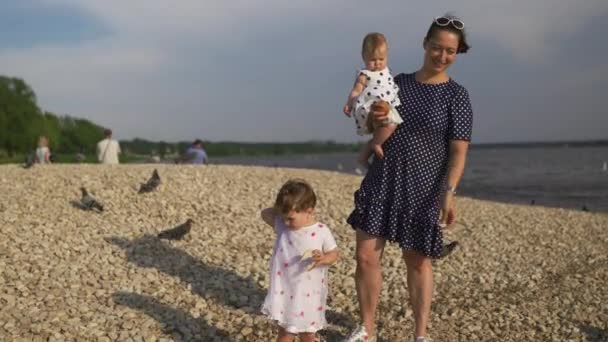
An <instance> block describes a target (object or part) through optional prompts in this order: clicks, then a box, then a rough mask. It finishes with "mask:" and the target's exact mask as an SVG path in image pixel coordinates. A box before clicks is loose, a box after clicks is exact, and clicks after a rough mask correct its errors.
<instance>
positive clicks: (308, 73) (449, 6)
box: [0, 0, 608, 143]
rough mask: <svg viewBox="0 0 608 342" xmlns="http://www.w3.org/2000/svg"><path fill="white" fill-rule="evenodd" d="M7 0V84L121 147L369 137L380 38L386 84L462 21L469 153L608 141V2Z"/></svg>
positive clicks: (3, 38) (2, 18)
mask: <svg viewBox="0 0 608 342" xmlns="http://www.w3.org/2000/svg"><path fill="white" fill-rule="evenodd" d="M368 4H369V2H368V1H365V2H364V1H359V0H335V1H331V0H330V1H319V0H291V1H284V0H255V1H254V0H232V1H224V0H205V1H201V0H178V1H167V0H130V1H123V0H4V1H3V6H2V11H0V74H1V75H6V76H11V77H19V78H22V79H24V80H25V81H26V82H27V83H28V84H29V85H30V86H31V87H32V88H33V89H34V91H35V92H36V95H37V99H38V105H39V106H40V107H41V108H42V109H43V110H45V111H50V112H53V113H56V114H59V115H70V116H76V117H82V118H86V119H90V120H92V121H93V122H95V123H98V124H100V125H102V126H104V127H110V128H112V129H113V131H114V132H115V136H116V137H118V138H120V139H131V138H135V137H139V138H144V139H150V140H164V141H184V140H186V141H187V140H192V139H194V138H201V139H204V140H210V141H251V142H257V141H265V142H270V141H274V142H287V141H311V140H334V141H338V142H352V141H360V140H361V137H359V136H357V135H356V133H355V125H354V122H353V121H352V119H349V118H347V117H345V116H344V114H342V112H341V108H342V106H343V105H344V102H345V100H346V96H347V94H348V92H349V91H350V88H351V86H352V83H353V80H354V76H355V72H356V70H358V69H359V68H361V67H362V61H361V57H360V46H361V40H362V39H363V36H364V35H365V34H366V33H368V32H372V31H378V32H382V33H384V34H385V35H386V37H387V38H388V42H389V66H390V67H391V69H392V70H393V73H395V74H397V73H400V72H414V71H416V70H417V69H418V68H419V67H420V66H421V64H422V58H423V52H424V51H423V49H422V39H423V37H424V34H425V33H426V30H427V29H428V26H429V25H430V23H431V21H432V19H433V18H434V17H436V16H439V15H442V14H444V13H446V12H453V13H455V14H456V15H458V16H459V17H461V19H462V20H463V21H464V22H465V25H466V30H467V34H468V39H469V43H470V45H472V49H471V50H470V51H469V53H467V54H463V55H458V57H457V59H456V62H455V63H454V65H452V67H451V68H450V69H449V74H450V76H451V77H452V78H453V79H454V80H456V81H457V82H458V83H460V84H462V85H463V86H465V87H466V88H467V90H468V92H469V95H470V97H471V101H472V104H473V110H474V127H473V143H495V142H525V141H556V140H587V139H608V110H607V108H608V106H606V105H605V102H606V101H605V99H606V97H607V96H608V58H606V56H608V39H606V34H607V32H608V20H606V17H607V16H608V1H606V0H584V1H574V0H534V1H530V0H512V1H504V0H461V1H459V2H454V1H447V0H438V1H432V2H431V1H425V0H415V1H402V0H390V1H382V0H378V1H376V2H374V5H375V6H374V8H372V9H369V10H367V8H368V7H369V6H368Z"/></svg>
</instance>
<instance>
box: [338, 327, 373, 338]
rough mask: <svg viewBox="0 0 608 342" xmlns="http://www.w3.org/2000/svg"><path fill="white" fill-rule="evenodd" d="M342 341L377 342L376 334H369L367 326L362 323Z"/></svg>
mask: <svg viewBox="0 0 608 342" xmlns="http://www.w3.org/2000/svg"><path fill="white" fill-rule="evenodd" d="M342 342H376V337H375V336H369V334H368V333H367V331H366V330H365V327H364V326H362V325H360V326H358V327H357V329H355V330H353V331H352V332H351V333H350V335H348V337H346V338H345V339H344V340H342Z"/></svg>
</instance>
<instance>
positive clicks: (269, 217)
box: [260, 208, 275, 227]
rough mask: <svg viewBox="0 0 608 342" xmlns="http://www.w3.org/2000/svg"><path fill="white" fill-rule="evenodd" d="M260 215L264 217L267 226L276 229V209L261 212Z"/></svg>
mask: <svg viewBox="0 0 608 342" xmlns="http://www.w3.org/2000/svg"><path fill="white" fill-rule="evenodd" d="M260 215H261V216H262V220H264V222H266V224H267V225H269V226H271V227H274V218H275V213H274V209H272V208H266V209H263V210H262V211H261V212H260Z"/></svg>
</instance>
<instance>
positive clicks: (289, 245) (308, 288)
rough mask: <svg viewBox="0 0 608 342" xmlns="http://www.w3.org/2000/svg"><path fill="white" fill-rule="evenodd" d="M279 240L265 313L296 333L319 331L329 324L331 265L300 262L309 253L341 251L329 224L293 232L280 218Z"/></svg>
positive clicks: (271, 266) (311, 226)
mask: <svg viewBox="0 0 608 342" xmlns="http://www.w3.org/2000/svg"><path fill="white" fill-rule="evenodd" d="M274 228H275V231H276V233H277V240H276V242H275V244H274V249H273V252H272V258H271V259H270V288H269V289H268V294H267V295H266V299H265V300H264V304H263V305H262V313H263V314H265V315H267V316H268V317H269V318H270V319H272V320H275V321H277V322H278V324H279V325H280V326H281V327H283V328H284V329H285V330H286V331H287V332H289V333H292V334H297V333H303V332H311V333H314V332H317V331H318V330H320V329H322V328H323V327H325V326H326V325H327V321H326V320H325V303H326V300H327V292H328V291H327V268H328V267H327V266H323V267H315V268H313V269H312V270H310V271H307V270H306V266H308V265H309V264H310V263H312V260H311V259H306V260H303V261H300V258H301V256H302V253H304V252H305V251H306V250H309V249H310V250H315V249H318V250H321V251H323V252H324V253H326V252H329V251H331V250H333V249H335V248H337V245H336V240H335V239H334V237H333V236H332V234H331V232H330V230H329V228H328V227H327V225H325V224H323V223H315V224H313V225H310V226H307V227H302V228H300V229H297V230H291V229H289V228H287V227H286V226H285V224H284V223H283V222H282V221H281V220H279V219H277V220H275V223H274Z"/></svg>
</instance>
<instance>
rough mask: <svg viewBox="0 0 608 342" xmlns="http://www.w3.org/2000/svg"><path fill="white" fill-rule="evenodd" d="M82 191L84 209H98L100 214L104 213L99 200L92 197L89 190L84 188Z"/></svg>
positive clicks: (81, 202) (81, 200) (81, 201)
mask: <svg viewBox="0 0 608 342" xmlns="http://www.w3.org/2000/svg"><path fill="white" fill-rule="evenodd" d="M80 191H81V192H82V198H81V199H80V204H81V205H82V209H85V210H93V209H96V210H98V211H99V212H102V211H103V205H102V204H101V203H100V202H99V201H98V200H97V199H95V197H93V196H91V195H90V194H89V193H88V192H87V189H85V188H84V187H81V188H80Z"/></svg>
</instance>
